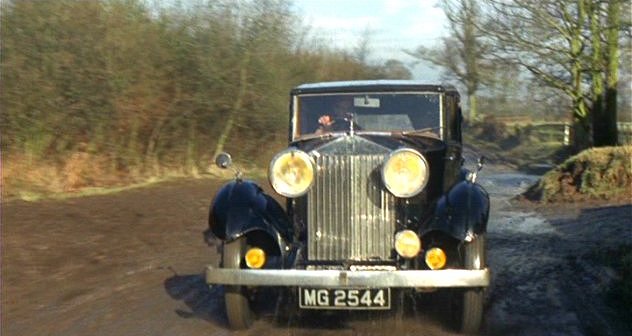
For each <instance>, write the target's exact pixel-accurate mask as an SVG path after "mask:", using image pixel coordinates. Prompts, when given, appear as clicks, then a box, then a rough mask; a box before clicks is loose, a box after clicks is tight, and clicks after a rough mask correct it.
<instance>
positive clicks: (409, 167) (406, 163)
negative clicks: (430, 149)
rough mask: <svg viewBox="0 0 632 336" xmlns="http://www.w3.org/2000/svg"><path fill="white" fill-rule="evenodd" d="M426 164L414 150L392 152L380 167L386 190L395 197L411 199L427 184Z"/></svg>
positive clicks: (427, 170) (404, 149)
mask: <svg viewBox="0 0 632 336" xmlns="http://www.w3.org/2000/svg"><path fill="white" fill-rule="evenodd" d="M428 175H429V169H428V162H427V161H426V159H425V158H424V157H423V155H421V154H420V153H419V152H417V151H416V150H414V149H410V148H402V149H398V150H396V151H394V152H393V153H392V154H391V155H390V156H389V157H388V158H387V159H386V162H385V163H384V166H383V167H382V179H383V181H384V185H385V186H386V188H387V189H388V190H389V191H390V192H391V193H392V194H393V195H395V196H397V197H403V198H408V197H413V196H415V195H417V194H419V193H420V192H421V191H422V190H423V189H424V187H425V186H426V184H427V183H428Z"/></svg>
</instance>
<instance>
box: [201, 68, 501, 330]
mask: <svg viewBox="0 0 632 336" xmlns="http://www.w3.org/2000/svg"><path fill="white" fill-rule="evenodd" d="M461 121H462V118H461V111H460V106H459V94H458V92H457V91H456V90H455V88H454V87H452V86H450V85H432V84H427V83H423V82H419V81H392V80H388V81H386V80H377V81H351V82H327V83H315V84H304V85H300V86H298V87H296V88H294V89H293V90H291V93H290V125H289V147H288V148H287V149H285V150H282V151H281V152H279V153H278V154H277V155H276V156H275V157H274V158H273V159H272V161H271V162H270V166H269V182H270V184H271V186H272V188H273V189H274V190H275V191H276V192H277V193H278V194H280V195H282V196H284V197H286V200H287V204H286V206H285V209H284V208H283V207H282V206H281V205H280V204H279V203H278V202H277V201H275V199H274V198H273V197H272V196H270V195H268V194H266V193H264V191H263V190H262V188H261V187H259V186H258V185H257V184H256V183H255V182H253V181H249V180H245V179H243V178H242V176H241V174H237V175H236V178H235V179H234V180H233V181H231V182H229V183H228V184H226V185H225V186H223V187H222V188H221V190H219V192H218V193H217V195H216V196H215V199H214V200H213V202H212V204H211V209H210V216H209V224H210V227H209V229H208V230H207V231H206V232H205V234H206V236H207V239H208V240H209V241H211V240H216V241H219V242H221V244H220V247H219V249H220V251H221V255H222V257H221V263H220V265H219V267H214V266H208V267H207V269H206V281H207V283H208V284H209V285H217V284H222V285H224V288H225V301H226V312H227V316H228V321H229V324H230V326H231V327H233V328H237V329H240V328H247V327H249V326H250V324H251V323H252V321H253V315H252V309H251V305H252V304H253V302H252V300H253V297H255V296H253V295H251V294H252V293H253V291H256V290H257V289H258V288H261V287H263V286H276V287H283V288H286V290H287V291H288V292H290V293H293V295H294V298H295V300H294V301H295V302H296V305H297V307H296V309H301V310H303V309H323V310H325V309H345V310H352V309H366V310H374V309H375V310H377V309H391V308H392V307H393V302H396V301H395V300H392V294H391V292H392V290H397V291H398V292H399V291H402V290H403V291H410V292H412V293H415V295H417V294H416V293H424V292H426V291H431V290H437V289H442V290H446V289H447V290H448V291H449V292H451V293H453V294H452V295H451V297H453V298H456V299H455V302H456V303H457V304H455V305H453V308H454V309H453V313H454V315H455V316H456V320H455V327H456V328H457V329H458V330H460V331H461V332H464V333H470V332H476V330H477V329H479V327H480V325H481V320H482V315H483V299H484V290H485V288H486V287H487V286H488V285H489V284H490V272H489V270H488V268H487V264H486V260H485V233H486V227H487V220H488V214H489V197H488V194H487V193H486V192H485V190H484V189H483V188H482V187H481V186H480V185H478V184H476V181H475V180H476V173H477V172H478V170H480V167H481V166H482V163H481V161H479V165H478V167H477V169H472V171H469V170H466V169H465V168H464V159H463V156H462V150H463V147H462V138H461ZM216 163H217V164H218V165H219V166H220V167H223V168H226V167H228V166H229V165H230V164H231V159H230V155H228V154H226V153H223V154H221V155H219V156H218V157H217V159H216ZM277 198H278V197H277ZM420 295H421V294H420Z"/></svg>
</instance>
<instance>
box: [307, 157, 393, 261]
mask: <svg viewBox="0 0 632 336" xmlns="http://www.w3.org/2000/svg"><path fill="white" fill-rule="evenodd" d="M383 160H384V155H319V156H317V157H316V164H317V166H318V170H317V173H316V180H315V183H314V185H313V186H312V188H311V190H310V191H309V193H308V195H307V203H308V206H307V217H308V259H309V260H312V261H330V260H355V261H367V260H372V261H377V260H390V259H392V249H393V233H394V230H395V212H394V210H393V208H394V204H395V199H394V196H392V195H391V194H390V193H388V192H387V191H386V190H385V189H384V187H383V186H382V183H381V177H380V173H379V167H380V165H381V163H382V162H383Z"/></svg>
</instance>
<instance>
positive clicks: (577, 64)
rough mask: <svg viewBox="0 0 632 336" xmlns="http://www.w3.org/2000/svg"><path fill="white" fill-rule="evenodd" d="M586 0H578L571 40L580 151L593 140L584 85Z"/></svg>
mask: <svg viewBox="0 0 632 336" xmlns="http://www.w3.org/2000/svg"><path fill="white" fill-rule="evenodd" d="M584 1H585V0H577V11H578V12H577V22H576V24H575V26H574V29H573V30H572V35H571V40H570V49H571V50H570V56H571V69H570V73H571V81H572V85H573V86H572V93H571V96H572V99H573V125H574V128H575V133H574V140H575V141H574V142H573V145H574V149H575V151H577V152H580V151H582V150H584V149H586V148H588V147H590V142H591V140H592V138H591V136H590V111H589V110H588V109H587V108H586V103H585V101H584V89H583V87H582V71H583V66H582V49H583V46H584V45H583V41H582V39H583V36H582V28H583V25H584V20H585V19H586V8H585V3H584Z"/></svg>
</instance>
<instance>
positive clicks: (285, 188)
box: [268, 148, 314, 197]
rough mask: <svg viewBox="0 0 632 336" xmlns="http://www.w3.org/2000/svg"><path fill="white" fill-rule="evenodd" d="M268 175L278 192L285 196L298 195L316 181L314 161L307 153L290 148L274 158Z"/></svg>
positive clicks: (303, 192)
mask: <svg viewBox="0 0 632 336" xmlns="http://www.w3.org/2000/svg"><path fill="white" fill-rule="evenodd" d="M268 177H269V179H270V184H271V185H272V187H273V188H274V190H276V192H278V193H279V194H281V195H283V196H285V197H298V196H301V195H303V194H305V193H306V192H307V190H309V187H310V186H311V185H312V183H313V182H314V162H313V161H312V158H311V157H310V156H309V155H308V154H307V153H305V152H303V151H300V150H298V149H295V148H290V149H287V150H285V151H283V152H281V153H279V154H277V155H276V156H275V157H274V158H273V159H272V162H270V172H269V176H268Z"/></svg>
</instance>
